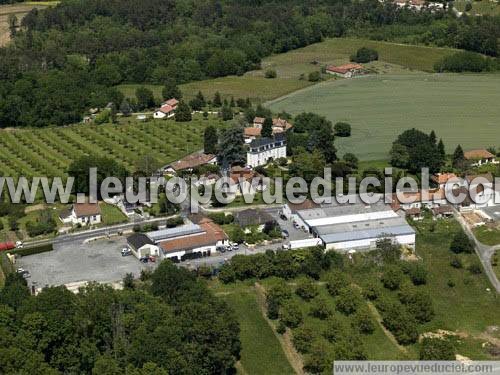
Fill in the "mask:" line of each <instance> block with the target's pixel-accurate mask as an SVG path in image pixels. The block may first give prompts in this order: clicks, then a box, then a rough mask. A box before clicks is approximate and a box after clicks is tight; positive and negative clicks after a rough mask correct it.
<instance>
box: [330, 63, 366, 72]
mask: <svg viewBox="0 0 500 375" xmlns="http://www.w3.org/2000/svg"><path fill="white" fill-rule="evenodd" d="M361 69H363V66H362V65H359V64H344V65H339V66H333V65H330V66H328V67H327V68H326V70H327V71H330V72H334V73H340V74H346V73H347V72H349V71H351V70H361Z"/></svg>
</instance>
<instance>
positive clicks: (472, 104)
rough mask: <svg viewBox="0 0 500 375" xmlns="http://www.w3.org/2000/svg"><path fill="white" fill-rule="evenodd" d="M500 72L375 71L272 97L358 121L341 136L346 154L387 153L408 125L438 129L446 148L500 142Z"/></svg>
mask: <svg viewBox="0 0 500 375" xmlns="http://www.w3.org/2000/svg"><path fill="white" fill-rule="evenodd" d="M499 85H500V75H473V74H464V75H457V74H425V73H421V74H411V75H409V74H407V75H373V76H365V77H359V78H355V79H349V80H348V79H343V80H335V81H328V82H325V83H322V84H319V85H316V86H314V87H311V88H307V89H304V90H301V91H299V92H296V93H293V94H290V95H288V96H286V97H283V98H280V99H278V100H275V101H272V102H270V103H268V106H269V108H271V109H272V110H273V111H275V112H279V111H282V110H286V111H287V112H289V113H292V114H298V113H300V112H303V111H311V112H315V113H318V114H321V115H324V116H326V117H327V118H328V119H330V120H331V121H332V122H334V123H335V122H337V121H346V122H348V123H350V124H351V125H352V136H351V137H349V138H337V139H336V141H335V142H336V146H337V147H338V149H339V151H340V154H343V153H345V152H353V153H354V154H356V155H357V156H358V157H359V158H360V159H361V160H380V159H387V157H388V153H389V150H390V148H391V145H392V142H393V141H394V140H395V139H396V137H397V136H398V134H400V133H401V132H402V131H403V130H405V129H410V128H413V127H415V128H418V129H421V130H423V131H426V132H430V131H431V130H435V131H436V133H437V136H438V137H442V138H443V141H444V143H445V146H446V151H447V152H448V153H452V152H453V150H454V148H455V147H456V145H457V144H461V145H462V147H463V148H464V149H471V148H485V147H488V146H495V145H498V144H500V138H499V135H498V118H499V117H500V106H499V105H498V103H499V101H500V90H498V87H499Z"/></svg>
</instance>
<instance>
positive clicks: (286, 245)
mask: <svg viewBox="0 0 500 375" xmlns="http://www.w3.org/2000/svg"><path fill="white" fill-rule="evenodd" d="M281 248H282V249H283V250H290V249H291V248H292V247H291V246H290V244H289V243H284V244H283V245H281Z"/></svg>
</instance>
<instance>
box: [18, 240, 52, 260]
mask: <svg viewBox="0 0 500 375" xmlns="http://www.w3.org/2000/svg"><path fill="white" fill-rule="evenodd" d="M52 250H54V246H53V245H52V244H51V243H49V244H47V245H41V246H35V247H27V248H25V249H16V250H13V251H11V253H13V254H16V255H20V256H23V257H25V256H28V255H34V254H40V253H46V252H47V251H52Z"/></svg>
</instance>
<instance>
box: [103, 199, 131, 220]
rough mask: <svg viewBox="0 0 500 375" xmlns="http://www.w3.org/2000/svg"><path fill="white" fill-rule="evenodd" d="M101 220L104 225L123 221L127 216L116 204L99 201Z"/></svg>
mask: <svg viewBox="0 0 500 375" xmlns="http://www.w3.org/2000/svg"><path fill="white" fill-rule="evenodd" d="M99 206H100V208H101V214H102V222H103V224H104V225H114V224H120V223H125V222H126V221H127V216H125V214H124V213H123V212H122V211H121V210H120V209H119V208H118V207H116V206H113V205H112V204H108V203H100V204H99Z"/></svg>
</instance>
